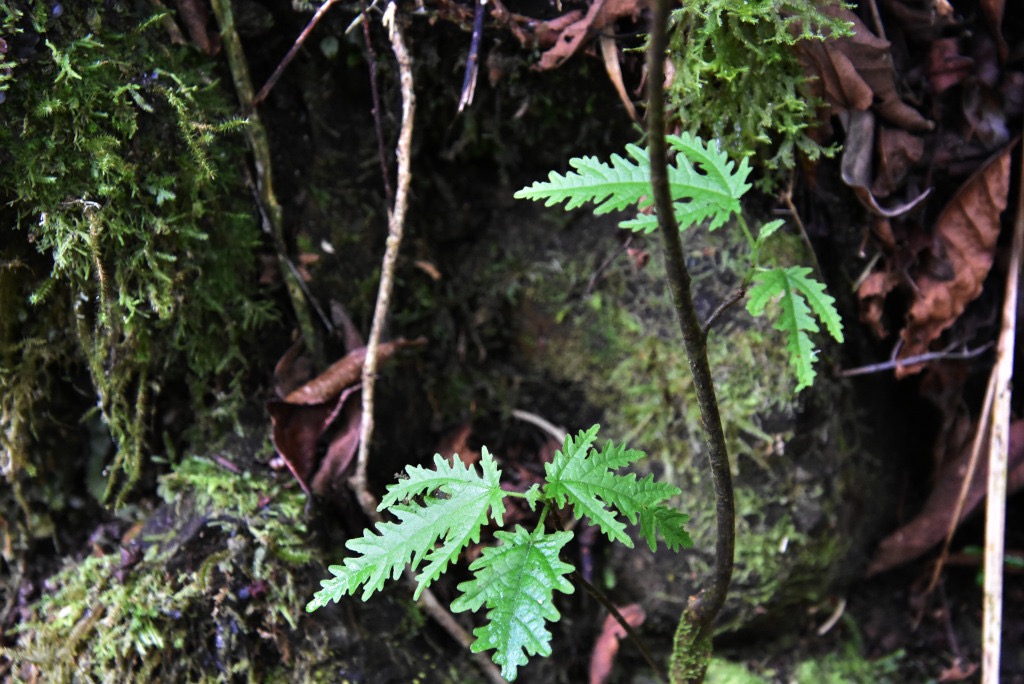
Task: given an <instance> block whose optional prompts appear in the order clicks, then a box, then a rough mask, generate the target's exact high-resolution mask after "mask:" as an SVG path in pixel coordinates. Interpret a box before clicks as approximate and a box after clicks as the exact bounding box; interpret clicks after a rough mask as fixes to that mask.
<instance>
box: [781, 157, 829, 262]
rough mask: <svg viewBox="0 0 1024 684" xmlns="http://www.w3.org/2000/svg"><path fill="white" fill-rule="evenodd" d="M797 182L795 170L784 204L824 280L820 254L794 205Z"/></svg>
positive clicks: (790, 176) (783, 195)
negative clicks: (794, 188)
mask: <svg viewBox="0 0 1024 684" xmlns="http://www.w3.org/2000/svg"><path fill="white" fill-rule="evenodd" d="M795 182H796V169H793V170H792V171H790V174H789V183H788V184H787V185H786V190H785V192H783V193H782V203H783V204H785V205H786V209H787V210H788V211H789V215H790V216H792V217H793V221H794V222H795V223H796V227H797V229H798V230H799V231H800V239H801V240H803V243H804V247H806V248H807V252H808V256H809V257H810V259H811V262H812V265H813V266H814V272H815V274H816V275H817V276H818V277H819V278H821V279H822V280H824V279H825V272H824V271H822V270H821V263H819V262H818V254H817V252H815V251H814V245H812V244H811V236H810V235H808V234H807V227H806V226H804V222H803V220H802V219H801V218H800V212H799V211H797V210H796V205H795V204H793V185H794V184H795Z"/></svg>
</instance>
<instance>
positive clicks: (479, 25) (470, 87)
mask: <svg viewBox="0 0 1024 684" xmlns="http://www.w3.org/2000/svg"><path fill="white" fill-rule="evenodd" d="M486 7H487V0H476V11H475V13H474V15H473V34H472V37H471V38H470V40H469V54H468V55H467V56H466V75H465V76H464V77H463V79H462V94H461V95H460V96H459V108H458V110H457V113H458V114H461V113H462V110H464V109H465V108H466V107H468V106H469V105H471V104H473V96H474V95H475V94H476V82H477V78H478V77H479V75H480V36H482V35H483V32H484V15H485V14H487V10H486Z"/></svg>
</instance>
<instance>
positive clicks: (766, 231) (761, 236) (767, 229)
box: [756, 219, 786, 247]
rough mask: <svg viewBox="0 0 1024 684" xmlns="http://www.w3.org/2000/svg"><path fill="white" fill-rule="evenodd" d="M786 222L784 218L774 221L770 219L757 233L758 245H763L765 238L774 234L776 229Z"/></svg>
mask: <svg viewBox="0 0 1024 684" xmlns="http://www.w3.org/2000/svg"><path fill="white" fill-rule="evenodd" d="M785 224H786V222H785V221H784V220H783V219H775V220H774V221H769V222H768V223H765V224H764V225H762V226H761V230H760V231H758V233H757V241H756V246H757V247H760V246H761V245H763V244H764V242H765V240H767V239H768V238H770V237H771V236H772V235H774V234H775V231H777V230H778V229H779V228H781V227H782V226H784V225H785Z"/></svg>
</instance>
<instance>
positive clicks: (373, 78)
mask: <svg viewBox="0 0 1024 684" xmlns="http://www.w3.org/2000/svg"><path fill="white" fill-rule="evenodd" d="M361 4H362V8H363V9H362V13H361V16H362V17H363V42H364V43H365V44H366V63H367V64H368V65H369V69H370V100H371V101H372V102H373V127H374V130H375V131H376V133H377V156H378V157H380V175H381V178H383V179H384V197H385V198H386V199H387V202H388V204H391V203H392V202H394V200H395V192H394V190H392V189H391V177H390V174H389V173H388V160H387V153H386V152H385V151H384V123H383V116H382V114H381V110H380V90H379V89H378V88H377V51H376V50H374V49H373V41H372V40H371V39H370V11H369V9H368V8H367V6H366V0H361Z"/></svg>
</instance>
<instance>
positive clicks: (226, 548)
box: [12, 457, 310, 682]
mask: <svg viewBox="0 0 1024 684" xmlns="http://www.w3.org/2000/svg"><path fill="white" fill-rule="evenodd" d="M160 485H161V487H160V488H161V493H162V494H163V496H164V499H165V501H166V505H165V506H164V508H163V509H160V510H158V511H157V512H156V514H154V515H153V516H152V517H151V518H150V519H149V521H148V522H147V523H146V524H145V526H144V527H142V529H141V531H140V532H139V533H138V536H137V537H136V540H135V541H133V542H131V543H130V544H127V545H125V546H123V547H122V550H121V551H117V549H116V548H115V549H113V550H107V549H103V548H101V547H100V546H96V551H98V552H103V551H107V552H106V553H102V555H96V554H95V553H94V554H92V555H89V556H86V557H85V558H82V559H80V560H78V561H74V562H69V563H68V564H67V565H66V566H65V568H64V569H63V570H62V571H60V572H59V573H57V574H56V575H54V576H53V577H51V578H50V579H48V580H47V581H46V583H45V586H44V590H43V595H42V597H41V598H40V599H39V601H38V602H37V603H35V604H34V605H32V606H31V607H30V618H29V619H28V620H26V621H24V622H23V623H22V624H21V625H20V626H19V627H18V628H17V630H16V632H17V634H18V646H17V648H16V649H15V651H14V652H13V654H12V655H13V656H14V660H15V670H14V673H15V674H16V676H17V677H18V678H19V679H20V680H31V679H32V678H33V677H34V676H37V675H38V674H40V673H43V674H45V675H46V677H47V678H48V679H50V680H52V681H71V680H75V681H98V682H103V681H129V680H131V681H154V680H162V681H200V680H202V681H209V677H210V674H211V672H219V675H217V676H216V677H215V679H216V680H217V681H234V678H233V677H234V676H235V675H239V674H241V675H245V676H246V677H248V678H249V679H250V680H252V679H253V678H256V679H260V678H261V677H262V675H261V667H262V663H263V662H277V661H279V660H280V659H282V658H284V659H287V657H288V654H289V653H290V652H291V649H292V646H291V644H290V642H289V638H290V637H289V635H290V634H291V633H292V631H293V630H295V629H296V627H297V624H298V622H297V621H298V619H299V616H300V613H301V607H302V605H303V602H304V598H303V595H302V594H303V591H304V588H301V587H297V586H296V582H295V577H296V574H295V570H296V569H297V568H299V567H300V566H302V565H303V564H305V563H306V562H307V561H308V560H309V559H310V552H309V550H308V549H309V543H308V539H307V534H306V528H305V525H304V523H303V522H302V514H303V509H304V504H305V499H304V497H303V496H302V494H301V493H296V492H295V491H288V490H286V489H284V488H283V487H281V486H280V485H278V484H274V483H272V482H269V481H267V480H265V479H263V478H259V477H255V476H253V475H250V474H248V473H242V474H236V473H234V472H232V471H230V470H228V469H226V468H224V467H222V466H220V465H217V464H216V463H213V462H212V461H209V460H206V459H203V458H198V457H191V458H187V459H185V460H184V461H183V462H182V463H181V464H180V465H179V466H178V467H177V468H176V469H175V470H174V471H173V472H171V473H170V474H168V475H166V476H165V477H164V478H162V480H161V483H160ZM268 652H270V653H273V656H272V657H270V656H268V655H267V653H268ZM211 663H216V666H215V667H211Z"/></svg>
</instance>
